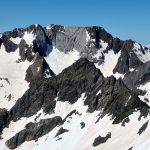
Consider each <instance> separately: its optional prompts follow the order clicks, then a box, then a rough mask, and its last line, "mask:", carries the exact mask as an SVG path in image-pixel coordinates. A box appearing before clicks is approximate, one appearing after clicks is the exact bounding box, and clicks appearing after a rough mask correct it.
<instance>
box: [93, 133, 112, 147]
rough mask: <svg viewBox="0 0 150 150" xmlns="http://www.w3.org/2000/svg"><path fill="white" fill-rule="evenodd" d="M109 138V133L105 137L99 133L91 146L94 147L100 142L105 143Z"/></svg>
mask: <svg viewBox="0 0 150 150" xmlns="http://www.w3.org/2000/svg"><path fill="white" fill-rule="evenodd" d="M109 138H111V133H108V134H107V135H106V136H105V137H102V136H100V135H99V136H98V137H97V138H95V140H94V142H93V146H94V147H95V146H98V145H100V144H102V143H105V142H106V141H107V140H108V139H109Z"/></svg>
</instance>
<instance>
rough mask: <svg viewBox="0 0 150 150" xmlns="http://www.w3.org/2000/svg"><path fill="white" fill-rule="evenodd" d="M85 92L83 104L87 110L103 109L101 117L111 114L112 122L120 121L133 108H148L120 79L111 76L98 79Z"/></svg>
mask: <svg viewBox="0 0 150 150" xmlns="http://www.w3.org/2000/svg"><path fill="white" fill-rule="evenodd" d="M99 90H101V91H102V92H101V94H99V95H96V93H97V92H98V91H99ZM87 93H88V94H87V98H86V99H85V101H84V104H85V105H88V107H89V108H88V111H89V112H93V111H94V110H101V109H103V112H102V115H101V117H103V116H104V115H105V114H110V115H113V117H114V121H113V123H119V122H121V121H122V120H123V119H125V118H126V117H128V116H129V115H130V114H132V113H133V112H134V111H135V109H138V110H141V111H144V110H147V112H148V109H149V106H148V105H147V104H146V103H144V102H142V101H141V100H140V99H139V98H138V96H137V95H136V94H134V92H133V91H131V90H130V89H128V88H127V87H126V85H125V84H124V83H123V81H122V80H121V79H119V80H116V79H115V78H114V77H113V76H111V77H109V78H106V79H105V78H101V79H99V80H98V81H97V83H96V84H95V86H94V87H93V90H91V91H88V92H87Z"/></svg>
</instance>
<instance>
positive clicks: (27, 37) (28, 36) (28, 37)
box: [23, 31, 36, 47]
mask: <svg viewBox="0 0 150 150" xmlns="http://www.w3.org/2000/svg"><path fill="white" fill-rule="evenodd" d="M35 38H36V35H35V34H33V33H32V32H31V33H29V32H27V31H26V32H25V33H24V36H23V39H24V40H25V41H26V43H27V44H28V45H29V47H30V46H32V45H33V40H34V39H35Z"/></svg>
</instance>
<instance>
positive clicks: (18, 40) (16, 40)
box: [10, 37, 21, 45]
mask: <svg viewBox="0 0 150 150" xmlns="http://www.w3.org/2000/svg"><path fill="white" fill-rule="evenodd" d="M10 40H11V41H12V42H13V43H15V44H17V45H18V44H19V43H20V41H21V38H19V37H16V38H12V37H11V38H10Z"/></svg>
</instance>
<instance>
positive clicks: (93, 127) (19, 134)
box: [0, 24, 150, 150]
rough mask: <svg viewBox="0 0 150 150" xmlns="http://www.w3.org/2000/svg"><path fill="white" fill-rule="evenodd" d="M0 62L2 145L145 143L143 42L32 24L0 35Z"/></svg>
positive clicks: (87, 149)
mask: <svg viewBox="0 0 150 150" xmlns="http://www.w3.org/2000/svg"><path fill="white" fill-rule="evenodd" d="M0 64H1V67H0V133H1V139H0V145H1V146H0V150H7V149H18V150H26V149H31V150H32V149H37V150H39V149H40V150H42V149H53V150H57V149H61V150H67V149H68V150H73V149H74V150H78V149H82V150H91V149H98V150H99V149H103V150H105V149H106V150H108V149H115V150H120V149H121V150H122V149H126V150H127V149H130V150H131V149H132V150H134V149H135V150H143V149H144V150H146V149H147V150H148V149H149V146H150V142H149V140H148V134H149V119H150V115H149V109H150V102H149V100H150V76H149V75H150V49H149V48H148V47H147V46H143V45H141V44H139V43H137V42H136V41H133V40H126V41H123V40H120V39H119V38H114V37H113V36H112V35H111V34H109V33H108V32H107V31H106V30H105V29H104V28H102V27H98V26H91V27H65V26H62V25H54V24H51V25H49V26H47V27H42V26H40V25H38V24H35V25H31V26H29V27H27V28H25V29H23V28H16V29H14V30H13V31H7V32H4V33H3V34H2V36H1V37H0Z"/></svg>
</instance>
